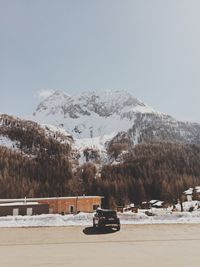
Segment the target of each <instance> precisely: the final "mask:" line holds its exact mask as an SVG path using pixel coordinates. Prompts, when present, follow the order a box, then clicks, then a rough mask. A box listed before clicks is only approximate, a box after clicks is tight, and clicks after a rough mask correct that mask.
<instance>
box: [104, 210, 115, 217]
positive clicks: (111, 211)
mask: <svg viewBox="0 0 200 267" xmlns="http://www.w3.org/2000/svg"><path fill="white" fill-rule="evenodd" d="M102 215H103V216H105V217H116V216H117V213H116V211H114V210H108V211H107V210H106V211H103V212H102Z"/></svg>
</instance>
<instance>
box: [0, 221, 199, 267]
mask: <svg viewBox="0 0 200 267" xmlns="http://www.w3.org/2000/svg"><path fill="white" fill-rule="evenodd" d="M18 266H19V267H28V266H34V267H36V266H42V267H46V266H55V267H60V266H70V267H78V266H82V267H85V266H89V267H90V266H93V267H96V266H98V267H102V266H105V267H107V266H108V267H112V266H115V267H126V266H131V267H132V266H137V267H140V266H141V267H147V266H148V267H151V266H152V267H157V266H159V267H165V266H170V267H174V266H175V267H179V266H180V267H189V266H192V267H199V266H200V225H198V224H190V225H187V224H184V225H177V224H176V225H129V226H122V228H121V230H120V231H119V232H116V231H114V230H110V229H105V230H101V231H100V230H94V229H93V228H92V227H86V228H84V227H77V226H74V227H48V228H46V227H45V228H39V227H38V228H10V229H9V228H0V267H18Z"/></svg>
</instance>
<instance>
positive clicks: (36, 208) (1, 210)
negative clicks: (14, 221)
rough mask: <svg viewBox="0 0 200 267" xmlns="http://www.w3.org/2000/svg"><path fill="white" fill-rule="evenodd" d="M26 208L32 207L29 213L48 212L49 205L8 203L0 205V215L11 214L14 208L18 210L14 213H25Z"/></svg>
mask: <svg viewBox="0 0 200 267" xmlns="http://www.w3.org/2000/svg"><path fill="white" fill-rule="evenodd" d="M28 208H31V209H32V214H31V215H39V214H48V213H49V206H48V205H47V204H39V205H27V204H24V205H10V206H0V216H7V215H13V211H14V210H18V211H17V213H18V214H16V215H27V214H28V213H27V211H28Z"/></svg>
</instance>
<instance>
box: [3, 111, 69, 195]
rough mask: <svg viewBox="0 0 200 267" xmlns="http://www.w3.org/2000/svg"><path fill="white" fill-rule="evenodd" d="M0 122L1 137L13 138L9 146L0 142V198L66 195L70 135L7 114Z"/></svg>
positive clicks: (67, 189)
mask: <svg viewBox="0 0 200 267" xmlns="http://www.w3.org/2000/svg"><path fill="white" fill-rule="evenodd" d="M0 123H1V127H0V136H1V138H5V137H6V138H7V139H8V140H10V142H11V141H12V142H13V145H12V147H11V148H7V147H6V146H0V198H15V197H25V196H27V197H40V196H43V197H44V196H65V195H67V194H68V193H69V186H68V182H69V180H70V179H72V172H71V165H70V162H69V154H70V139H69V138H68V137H66V136H63V135H62V134H61V133H58V132H51V131H50V130H49V129H48V128H45V129H44V128H42V127H41V126H40V125H38V124H37V123H34V122H31V121H24V120H20V119H18V118H14V117H11V116H7V115H1V118H0ZM7 139H6V140H7Z"/></svg>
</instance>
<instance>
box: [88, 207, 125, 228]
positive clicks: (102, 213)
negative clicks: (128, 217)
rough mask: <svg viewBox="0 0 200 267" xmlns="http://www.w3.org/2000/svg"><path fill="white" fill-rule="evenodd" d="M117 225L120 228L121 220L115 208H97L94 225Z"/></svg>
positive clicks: (100, 226) (101, 226)
mask: <svg viewBox="0 0 200 267" xmlns="http://www.w3.org/2000/svg"><path fill="white" fill-rule="evenodd" d="M106 226H109V227H115V228H116V229H117V231H119V230H120V220H119V218H118V217H117V212H116V211H115V210H106V209H97V210H96V212H95V214H94V217H93V227H99V228H103V227H106Z"/></svg>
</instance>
